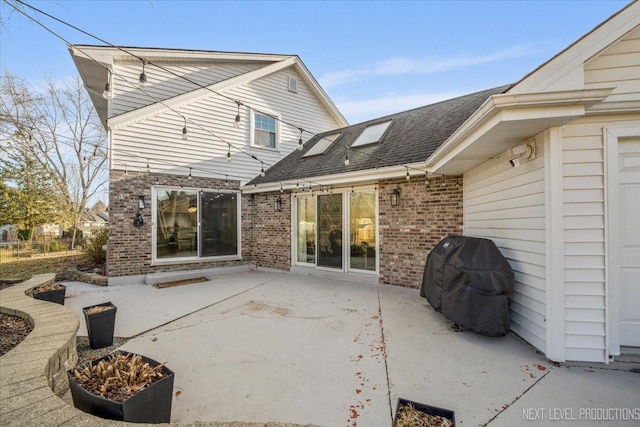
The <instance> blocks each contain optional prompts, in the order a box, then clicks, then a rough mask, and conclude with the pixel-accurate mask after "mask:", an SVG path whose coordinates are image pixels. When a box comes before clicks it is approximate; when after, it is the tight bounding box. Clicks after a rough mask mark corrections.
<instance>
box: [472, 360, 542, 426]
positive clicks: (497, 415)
mask: <svg viewBox="0 0 640 427" xmlns="http://www.w3.org/2000/svg"><path fill="white" fill-rule="evenodd" d="M551 369H553V368H549V369H547V372H545V373H544V374H543V375H542V376H541V377H540V378H538V379H537V380H536V381H535V382H534V383H533V384H531V385H530V386H529V387H527V389H526V390H525V391H523V392H522V393H520V394H519V395H518V396H516V398H515V399H513V400H512V401H511V402H510V403H509V404H507V405H504V406H503V407H502V409H501V410H500V411H499V412H497V413H496V414H495V415H494V416H493V417H491V419H489V421H487V422H486V423H484V424H482V427H485V426H488V425H489V424H491V422H492V421H493V420H495V419H496V418H498V417H499V416H500V414H502V413H503V412H504V411H506V410H507V409H509V407H511V405H513V404H514V403H516V402H517V401H518V400H519V399H520V398H521V397H522V396H524V395H525V394H527V393H528V392H529V390H531V389H532V388H533V387H535V386H536V384H538V383H539V382H540V381H542V379H543V378H544V377H546V376H547V375H548V374H549V372H551Z"/></svg>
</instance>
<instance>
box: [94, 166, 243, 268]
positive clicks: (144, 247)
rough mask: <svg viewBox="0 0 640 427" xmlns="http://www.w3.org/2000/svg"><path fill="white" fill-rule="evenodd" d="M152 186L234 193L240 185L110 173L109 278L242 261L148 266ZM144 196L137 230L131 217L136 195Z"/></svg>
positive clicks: (203, 179) (178, 177)
mask: <svg viewBox="0 0 640 427" xmlns="http://www.w3.org/2000/svg"><path fill="white" fill-rule="evenodd" d="M153 185H162V186H173V187H180V185H184V186H185V187H189V188H202V189H209V190H211V189H218V188H219V189H232V190H237V189H238V188H239V183H238V182H237V181H229V182H228V184H227V183H226V182H225V180H222V179H213V178H202V177H195V176H194V177H192V179H191V180H187V177H186V176H177V175H168V174H157V173H145V172H128V173H126V174H125V173H124V171H115V170H114V171H111V172H110V175H109V245H108V250H107V265H108V268H109V277H117V276H130V275H140V274H149V273H158V272H166V271H184V270H196V269H202V268H211V267H222V266H228V265H238V264H241V263H243V262H244V261H242V260H231V261H198V262H193V261H189V262H184V263H181V262H177V263H172V264H163V265H151V224H152V221H154V220H155V218H152V217H151V203H152V201H151V187H152V186H153ZM139 195H144V200H145V208H144V209H142V211H141V213H142V217H143V219H144V225H143V226H142V227H140V228H137V227H135V226H134V225H133V218H134V216H135V215H136V213H138V196H139Z"/></svg>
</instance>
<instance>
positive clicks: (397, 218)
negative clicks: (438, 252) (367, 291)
mask: <svg viewBox="0 0 640 427" xmlns="http://www.w3.org/2000/svg"><path fill="white" fill-rule="evenodd" d="M429 182H430V184H429V187H428V188H427V186H426V185H425V180H424V178H423V179H419V178H412V179H411V181H409V182H407V181H406V180H405V179H400V180H398V179H396V180H386V181H381V182H380V183H379V186H378V188H379V197H378V200H379V212H380V221H379V223H380V231H379V236H380V237H379V247H380V276H379V281H380V283H384V284H392V285H399V286H406V287H410V288H419V287H420V286H421V284H422V274H423V272H424V265H425V262H426V260H427V255H428V254H429V252H430V251H431V249H433V248H434V247H435V245H437V244H438V243H439V242H440V240H442V239H443V238H445V237H447V236H452V235H461V234H462V178H456V177H447V178H446V179H443V178H434V179H430V180H429ZM443 183H444V186H443ZM396 186H398V187H399V189H400V205H399V206H391V193H392V192H393V190H394V189H395V188H396Z"/></svg>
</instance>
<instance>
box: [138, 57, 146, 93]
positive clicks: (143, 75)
mask: <svg viewBox="0 0 640 427" xmlns="http://www.w3.org/2000/svg"><path fill="white" fill-rule="evenodd" d="M141 61H142V72H141V73H140V77H139V78H138V86H139V87H144V86H145V85H146V84H147V74H146V73H145V72H144V66H145V64H146V63H147V61H145V60H144V59H141Z"/></svg>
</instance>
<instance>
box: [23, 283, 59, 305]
mask: <svg viewBox="0 0 640 427" xmlns="http://www.w3.org/2000/svg"><path fill="white" fill-rule="evenodd" d="M59 286H62V289H58V290H55V291H46V292H36V290H37V289H38V288H37V287H36V288H33V291H32V292H31V293H32V294H33V297H34V298H35V299H39V300H42V301H49V302H54V303H56V304H60V305H64V295H65V293H66V292H67V287H66V286H64V285H59Z"/></svg>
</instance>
